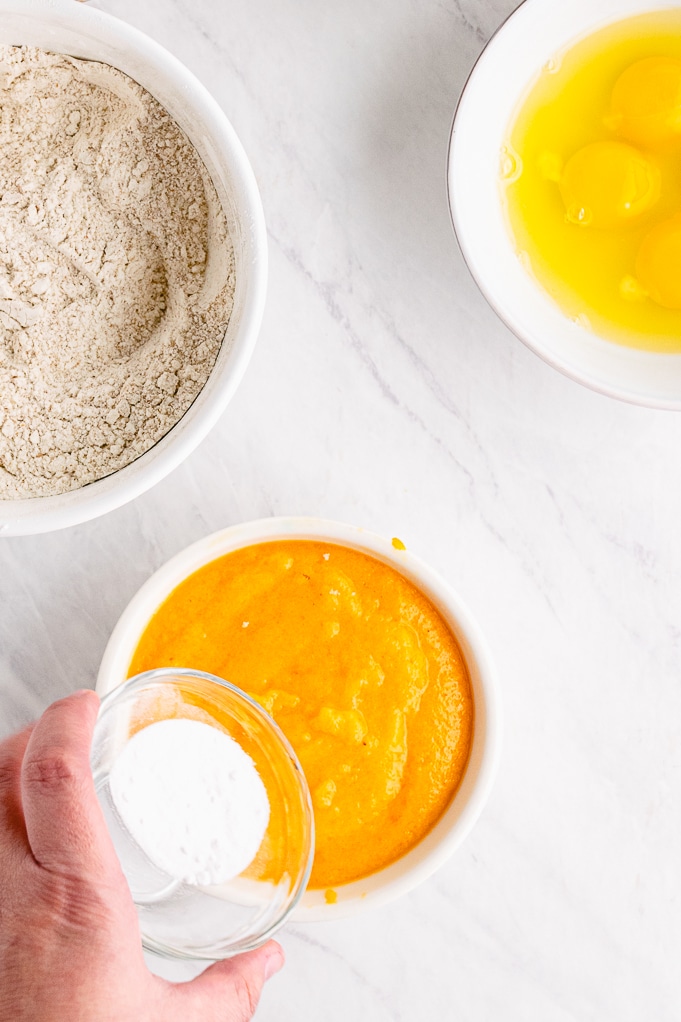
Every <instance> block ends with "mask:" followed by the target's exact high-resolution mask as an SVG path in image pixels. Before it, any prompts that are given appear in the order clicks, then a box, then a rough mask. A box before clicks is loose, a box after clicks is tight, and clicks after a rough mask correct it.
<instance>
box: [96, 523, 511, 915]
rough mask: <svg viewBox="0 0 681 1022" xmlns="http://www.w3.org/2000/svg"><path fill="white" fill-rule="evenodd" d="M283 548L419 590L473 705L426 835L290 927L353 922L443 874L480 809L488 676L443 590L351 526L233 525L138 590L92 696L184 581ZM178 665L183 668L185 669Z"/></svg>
mask: <svg viewBox="0 0 681 1022" xmlns="http://www.w3.org/2000/svg"><path fill="white" fill-rule="evenodd" d="M291 539H301V540H317V541H325V542H328V543H331V544H338V545H341V546H346V547H350V548H352V549H355V550H359V551H360V552H362V553H365V554H368V555H369V556H371V557H373V558H376V559H378V560H380V561H382V562H384V563H385V564H387V565H389V566H390V567H392V568H394V569H396V570H397V571H398V572H400V573H401V574H402V575H403V576H405V577H406V578H407V579H408V580H409V581H410V582H411V583H413V585H415V586H416V587H417V588H418V589H420V590H421V592H423V593H424V594H425V595H426V596H427V597H428V598H429V599H430V601H431V602H432V603H433V604H434V606H435V607H436V609H437V610H438V611H439V612H440V614H441V615H442V617H443V618H444V621H445V623H446V624H447V626H448V627H449V629H450V631H451V632H452V633H453V635H454V637H455V639H456V641H457V643H458V645H459V648H460V649H461V652H462V654H463V657H464V660H465V662H466V666H467V668H468V674H469V678H470V683H471V689H472V694H473V704H474V727H473V738H472V744H471V748H470V753H469V758H468V763H467V766H466V769H465V773H464V775H463V779H462V781H461V783H460V785H459V787H458V788H457V789H456V791H455V793H454V796H453V798H452V800H451V802H450V803H449V805H448V806H447V808H446V809H445V811H444V813H443V815H442V816H441V817H440V819H439V820H438V821H437V823H436V824H435V826H434V827H433V828H432V830H430V831H429V832H428V833H427V834H426V836H425V837H424V838H423V839H422V840H421V841H420V842H419V843H418V844H416V845H415V846H413V847H412V848H411V850H410V851H408V852H407V853H406V854H405V855H403V856H402V857H401V858H399V859H398V860H397V861H395V862H393V863H392V864H390V865H388V866H386V867H385V868H383V869H381V870H379V871H378V872H376V873H373V874H371V875H370V876H367V877H365V878H363V879H361V880H356V881H353V882H352V883H346V884H342V885H339V886H338V887H336V888H335V889H334V891H335V897H336V901H335V902H334V903H333V904H329V903H327V899H326V893H325V891H324V890H321V889H315V890H308V891H307V892H306V893H305V894H304V895H303V897H302V899H301V901H300V902H299V903H298V905H297V907H296V909H295V911H294V913H293V917H294V918H295V919H297V920H299V921H317V920H326V919H337V918H340V917H342V916H348V915H354V914H356V913H358V912H362V911H364V910H365V909H368V908H371V907H375V906H379V905H382V904H385V903H386V902H389V901H392V900H393V899H395V898H397V897H399V896H401V895H403V894H405V893H407V892H408V891H410V890H412V888H414V887H415V886H416V885H417V884H419V883H421V882H422V881H424V880H426V879H427V878H428V877H429V876H431V874H432V873H433V872H435V870H437V869H439V868H440V867H441V866H442V865H444V863H445V862H446V861H447V860H448V859H449V857H450V856H451V855H452V853H453V852H454V851H455V850H456V849H457V848H458V847H459V846H460V845H461V843H462V842H463V841H464V839H465V838H466V837H467V835H468V834H469V832H470V830H471V829H472V827H473V825H474V824H475V822H476V820H477V819H478V817H479V815H480V813H481V812H482V809H483V807H484V805H485V803H486V801H487V798H488V796H489V793H490V790H491V787H492V783H493V779H494V775H495V772H496V768H497V764H498V759H499V752H500V744H501V708H500V698H499V692H498V688H497V679H496V671H495V668H494V664H493V662H492V658H491V655H490V651H489V647H488V644H487V642H486V640H485V638H484V636H483V634H482V633H481V631H480V628H479V627H478V625H477V624H476V622H475V620H474V619H473V617H472V616H471V614H470V612H469V610H468V609H467V607H466V605H465V603H464V601H463V600H462V599H461V597H460V596H459V595H458V594H457V593H456V592H455V591H454V590H453V589H452V588H451V586H450V585H449V584H448V583H447V582H445V580H444V579H442V578H441V577H440V576H439V575H438V574H437V573H436V572H435V571H433V569H432V568H430V567H428V565H426V564H424V563H423V561H421V560H420V559H419V558H417V557H415V556H414V555H413V554H412V553H410V552H409V550H404V549H398V548H396V547H395V546H394V545H393V543H392V542H391V541H390V540H388V539H384V538H382V537H380V536H377V535H374V534H373V533H371V532H367V531H366V530H365V529H362V528H357V527H355V526H352V525H346V524H342V523H339V522H331V521H326V520H322V519H316V518H268V519H263V520H260V521H253V522H247V523H244V524H243V525H235V526H232V527H231V528H227V529H224V530H222V531H221V532H217V533H214V534H213V535H211V536H206V537H205V538H204V539H201V540H199V541H198V542H197V543H194V544H193V545H192V546H190V547H187V548H186V549H185V550H182V551H181V552H180V553H178V554H176V556H175V557H173V558H172V559H171V560H170V561H168V562H167V563H166V564H165V565H163V567H161V568H160V569H159V570H158V571H157V572H156V573H155V574H154V575H152V577H151V578H150V579H149V580H148V581H147V582H146V583H145V584H144V585H143V586H142V588H141V589H140V590H139V591H138V592H137V594H136V595H135V596H134V597H133V599H132V600H131V602H130V603H129V604H128V606H127V608H126V609H125V611H124V612H123V614H122V616H121V617H120V619H119V621H118V623H117V624H116V627H115V628H114V631H113V632H112V634H111V637H110V639H109V642H108V645H107V647H106V650H105V653H104V656H103V659H102V662H101V665H100V669H99V674H98V677H97V685H96V688H97V692H98V693H99V694H100V695H101V696H102V697H104V696H106V695H107V694H108V693H110V692H112V691H114V690H115V689H116V688H117V687H118V686H119V685H120V684H121V683H122V682H123V681H124V680H125V679H126V678H127V677H128V674H129V670H130V665H131V662H132V658H133V654H134V652H135V649H136V648H137V645H138V643H139V640H140V638H141V636H142V633H143V632H144V630H145V628H146V626H147V624H148V622H149V620H150V618H151V617H152V616H153V615H154V613H155V611H156V610H157V609H158V608H159V606H160V605H161V604H162V603H163V602H164V600H165V599H166V598H167V597H168V596H169V594H170V593H171V592H172V591H173V590H174V589H175V588H176V586H178V585H179V584H180V583H181V582H182V581H184V579H186V578H187V577H188V576H189V575H191V574H193V572H195V571H197V570H198V569H200V568H202V567H203V566H205V565H206V564H208V563H210V562H211V561H214V560H215V559H217V558H219V557H221V556H223V555H225V554H228V553H231V552H232V551H234V550H238V549H240V548H242V547H247V546H251V545H253V544H258V543H266V542H268V541H273V540H291ZM398 546H399V544H398ZM183 666H184V667H186V668H191V667H192V665H191V664H185V665H183ZM225 680H226V681H229V680H230V679H229V678H227V679H225Z"/></svg>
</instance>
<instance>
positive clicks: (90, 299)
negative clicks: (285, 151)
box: [0, 46, 234, 499]
mask: <svg viewBox="0 0 681 1022" xmlns="http://www.w3.org/2000/svg"><path fill="white" fill-rule="evenodd" d="M0 156H1V158H0V498H4V499H8V498H9V499H16V498H21V497H33V496H43V495H49V494H56V493H63V492H65V491H67V490H71V489H73V488H75V487H78V486H83V485H85V484H86V483H89V482H92V481H93V480H95V479H100V478H101V477H103V476H105V475H108V474H109V473H111V472H114V471H115V470H117V469H119V468H121V467H122V466H124V465H126V464H128V463H129V462H131V461H133V460H134V459H135V458H137V457H139V455H141V454H143V453H144V452H145V451H147V450H148V449H149V448H150V447H152V446H153V444H155V443H156V442H157V441H158V440H159V439H160V438H161V437H162V436H164V434H165V433H167V432H168V430H169V429H170V428H171V427H172V426H173V425H174V424H175V423H176V422H177V421H178V420H179V419H180V418H181V416H182V415H183V414H184V413H185V411H186V410H187V408H189V406H190V405H191V403H192V401H193V400H194V399H195V397H196V396H197V394H198V393H199V391H200V390H201V388H202V386H203V385H204V383H205V382H206V379H207V378H208V375H209V373H210V370H211V368H212V367H213V364H214V362H215V359H216V357H217V353H218V351H219V348H220V344H221V342H222V338H223V336H224V333H225V329H226V327H227V323H228V321H229V316H230V313H231V310H232V303H233V295H234V253H233V249H232V246H231V243H230V239H229V234H228V230H227V224H226V220H225V216H224V213H223V211H222V208H221V206H220V204H219V201H218V198H217V195H216V193H215V189H214V186H213V184H212V182H211V180H210V178H209V177H208V174H207V172H206V170H205V167H204V166H203V163H202V162H201V160H200V158H199V156H198V154H197V152H196V150H195V149H194V147H193V146H192V145H191V143H190V142H189V141H188V140H187V138H186V136H185V135H184V134H183V133H182V131H181V130H180V128H179V127H178V126H177V125H176V124H175V122H174V121H173V120H172V118H171V117H170V115H169V114H168V113H167V112H166V111H165V110H164V109H163V107H161V106H160V104H159V103H158V102H157V101H156V100H155V99H154V98H153V97H152V96H150V95H149V93H147V92H146V91H145V90H144V89H142V88H141V86H139V85H137V84H136V83H135V82H133V81H132V80H131V79H130V78H128V77H127V76H126V75H124V74H122V73H121V72H120V71H118V70H116V69H115V68H112V67H109V66H108V65H106V64H100V63H96V62H92V61H82V60H76V59H74V58H71V57H68V56H63V55H60V54H54V53H46V52H44V51H42V50H38V49H32V48H26V47H8V46H2V47H0Z"/></svg>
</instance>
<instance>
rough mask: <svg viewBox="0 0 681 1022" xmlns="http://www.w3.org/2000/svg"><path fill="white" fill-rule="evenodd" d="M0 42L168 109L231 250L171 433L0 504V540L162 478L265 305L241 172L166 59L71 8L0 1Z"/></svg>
mask: <svg viewBox="0 0 681 1022" xmlns="http://www.w3.org/2000/svg"><path fill="white" fill-rule="evenodd" d="M0 43H2V44H4V45H27V46H39V47H42V48H43V49H46V50H52V51H55V52H59V53H68V54H70V55H72V56H75V57H81V58H84V59H88V60H99V61H103V62H104V63H107V64H111V65H112V66H114V67H117V68H119V70H121V71H123V72H125V74H127V75H129V76H130V77H131V78H133V79H134V80H135V81H137V82H138V83H139V84H140V85H142V86H143V87H144V88H145V89H147V91H149V92H150V93H151V94H152V95H153V96H155V98H156V99H157V100H158V101H159V102H160V103H161V104H162V105H163V106H164V107H165V108H166V110H168V112H169V113H170V114H171V116H172V117H173V118H174V119H175V120H176V121H177V123H178V124H179V125H180V127H181V128H182V130H183V131H184V132H185V134H186V135H187V136H188V138H189V139H190V140H191V142H192V143H193V145H194V146H195V148H196V149H197V151H198V152H199V154H200V156H201V157H202V159H203V161H204V163H205V165H206V168H207V170H208V172H209V174H210V176H211V178H212V180H213V183H214V184H215V188H216V190H217V192H218V196H219V198H220V201H221V203H222V205H223V208H224V210H225V214H226V216H227V221H228V226H229V231H230V234H231V237H232V241H233V243H234V250H235V264H236V291H235V296H234V310H233V312H232V316H231V319H230V323H229V326H228V329H227V333H226V336H225V339H224V342H223V344H222V347H221V349H220V353H219V355H218V358H217V361H216V365H215V367H214V369H213V371H212V373H211V375H210V377H209V379H208V381H207V383H206V385H205V386H204V387H203V389H202V390H201V392H200V394H199V395H198V397H197V398H196V400H195V401H194V403H193V404H192V406H191V407H190V409H189V410H188V411H187V412H186V414H185V415H184V416H183V418H182V419H181V420H180V421H179V422H178V423H177V425H176V426H174V427H173V429H172V430H171V431H170V432H169V433H167V434H166V436H165V437H163V438H162V439H161V440H160V441H159V442H158V443H157V444H156V445H155V446H154V447H152V448H151V450H149V451H148V452H147V453H146V454H144V455H142V457H140V458H138V459H137V460H136V461H134V462H133V463H132V464H130V465H128V466H126V467H125V468H123V469H120V470H119V471H118V472H116V473H114V474H113V475H111V476H107V477H106V478H104V479H100V480H97V481H96V482H94V483H90V484H89V485H88V486H84V487H81V488H80V489H77V490H72V491H71V492H69V493H65V494H60V495H58V496H54V497H38V498H32V499H27V500H11V501H7V500H6V501H2V500H0V535H22V534H26V533H34V532H45V531H49V530H51V529H59V528H63V527H65V526H68V525H73V524H76V523H77V522H82V521H86V520H87V519H89V518H93V517H95V516H97V515H100V514H103V513H105V512H106V511H109V510H112V509H113V508H115V507H118V506H120V505H121V504H123V503H125V502H126V501H128V500H131V499H133V498H134V497H136V496H137V495H138V494H140V493H142V492H143V491H144V490H146V489H148V488H149V487H150V486H152V485H153V484H154V483H156V482H158V481H159V480H160V479H162V478H163V476H165V475H167V473H168V472H170V471H171V470H172V469H173V468H175V467H176V466H177V465H178V464H179V463H180V462H181V461H182V460H183V458H185V457H186V456H187V455H188V454H189V453H190V452H191V451H192V450H193V449H194V447H195V446H196V445H197V444H198V443H199V442H200V441H201V440H202V439H203V437H204V436H205V435H206V433H208V431H209V430H210V429H211V427H212V426H213V425H214V424H215V422H216V420H217V418H218V417H219V415H220V414H221V413H222V411H224V408H225V406H226V405H227V403H228V401H229V399H230V398H231V397H232V395H233V393H234V391H235V390H236V387H237V385H238V383H239V382H240V380H241V377H242V376H243V373H244V372H245V370H246V366H247V364H248V360H249V358H250V356H251V353H252V350H253V346H254V344H255V340H256V337H257V332H258V328H259V326H260V320H261V318H262V310H263V307H264V300H265V286H266V275H267V243H266V235H265V225H264V217H263V213H262V205H261V202H260V197H259V194H258V189H257V185H256V183H255V178H254V176H253V172H252V170H251V168H250V164H249V162H248V159H247V157H246V154H245V153H244V150H243V148H242V146H241V143H240V142H239V140H238V138H237V136H236V134H235V132H234V130H233V128H232V127H231V125H230V123H229V121H228V120H227V118H226V116H225V114H224V113H223V111H222V110H221V108H220V107H219V106H218V104H217V103H216V102H215V100H214V99H213V98H212V97H211V96H210V94H209V93H208V92H207V90H206V89H205V88H204V87H203V86H202V85H201V83H200V82H199V81H198V80H197V79H196V78H195V77H194V76H193V75H192V74H191V73H190V72H189V71H188V70H187V69H186V68H185V67H184V65H183V64H181V63H180V62H179V61H178V60H177V59H176V58H175V57H173V56H172V54H170V53H168V51H167V50H165V49H163V47H161V46H159V45H158V44H157V43H155V42H154V41H153V40H152V39H150V38H148V37H147V36H145V35H144V34H143V33H141V32H139V31H138V30H137V29H134V28H132V27H131V26H129V25H127V24H125V22H122V21H119V20H118V19H117V18H113V17H112V16H110V15H108V14H104V13H102V12H101V11H97V10H94V9H91V8H86V7H83V6H82V5H81V4H78V3H75V2H74V0H0Z"/></svg>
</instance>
